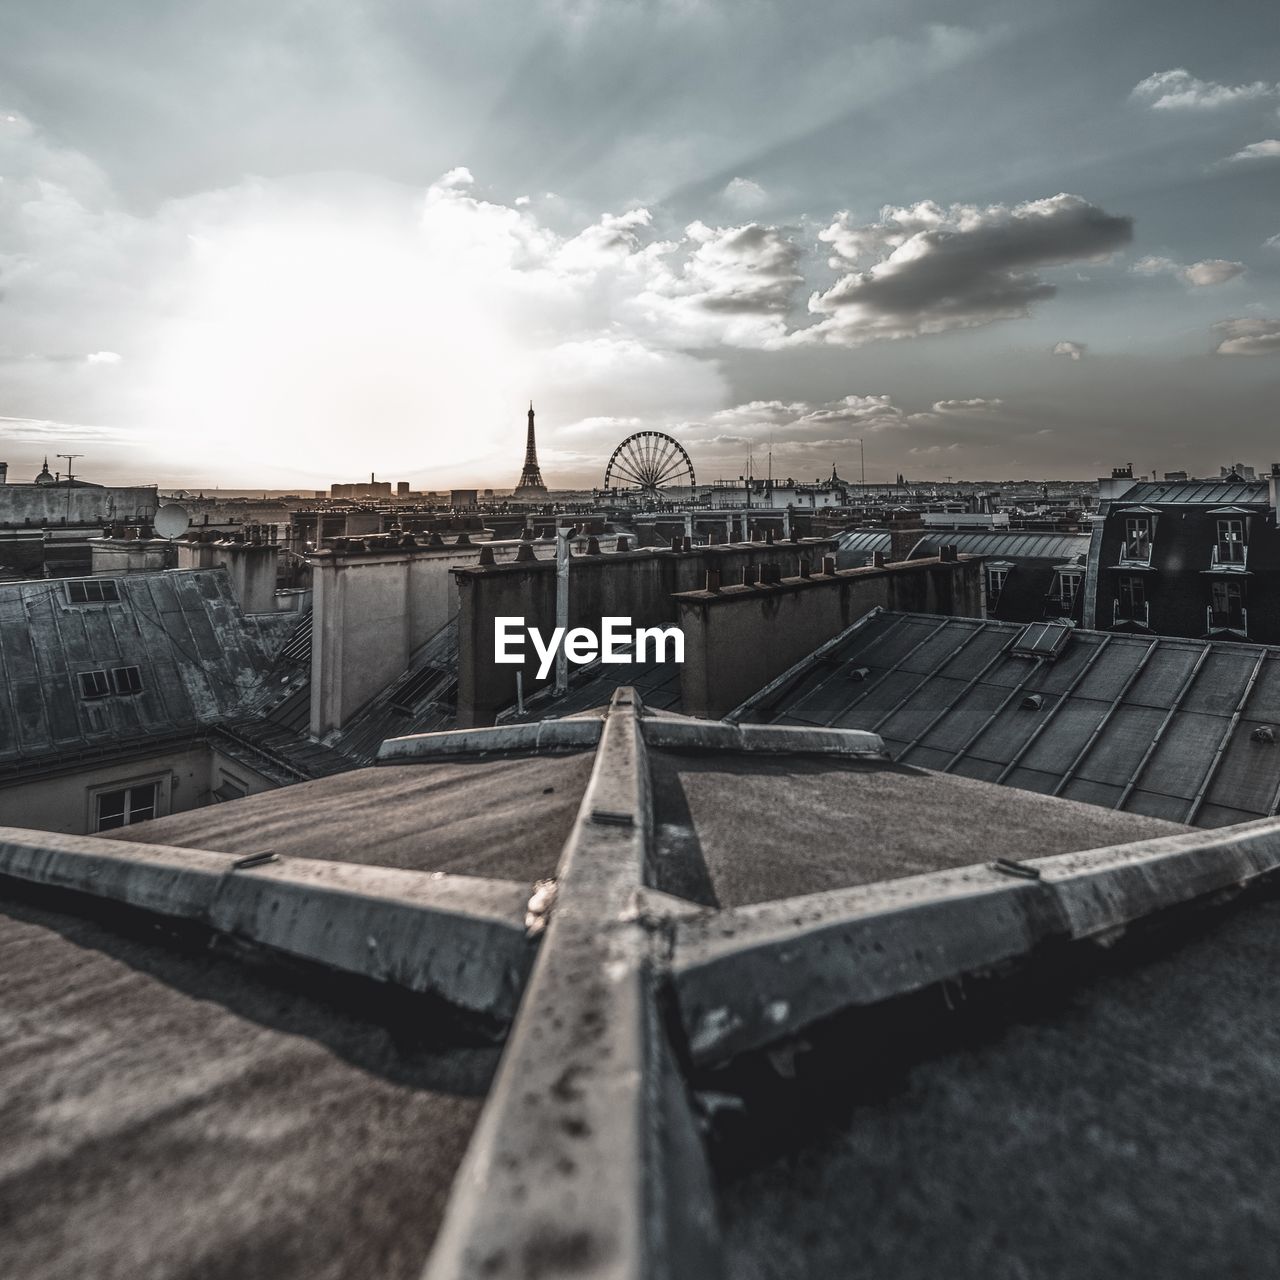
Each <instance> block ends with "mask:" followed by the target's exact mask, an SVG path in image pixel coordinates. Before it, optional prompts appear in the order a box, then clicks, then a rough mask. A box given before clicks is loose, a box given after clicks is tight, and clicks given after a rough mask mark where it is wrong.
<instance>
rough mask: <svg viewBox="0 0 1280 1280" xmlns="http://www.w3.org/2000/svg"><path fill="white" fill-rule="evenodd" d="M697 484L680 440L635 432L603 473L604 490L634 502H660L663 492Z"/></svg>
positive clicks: (661, 435) (690, 488) (661, 433)
mask: <svg viewBox="0 0 1280 1280" xmlns="http://www.w3.org/2000/svg"><path fill="white" fill-rule="evenodd" d="M695 484H696V481H695V480H694V475H693V463H692V462H690V461H689V455H688V454H687V453H686V452H685V451H684V446H683V445H682V444H681V443H680V441H679V440H676V439H674V438H673V437H671V436H669V435H666V434H665V433H664V432H661V431H637V432H636V433H635V435H630V436H628V437H627V438H626V439H625V440H624V441H623V442H622V443H621V444H620V445H619V446H618V447H617V448H616V449H615V450H614V451H613V455H612V457H610V459H609V465H608V466H607V467H605V469H604V487H605V488H606V489H619V490H622V491H623V492H625V493H628V494H631V495H633V496H635V497H637V498H648V499H651V500H652V499H659V498H661V497H662V494H663V490H665V489H683V488H688V490H689V491H690V493H692V492H693V489H694V487H695Z"/></svg>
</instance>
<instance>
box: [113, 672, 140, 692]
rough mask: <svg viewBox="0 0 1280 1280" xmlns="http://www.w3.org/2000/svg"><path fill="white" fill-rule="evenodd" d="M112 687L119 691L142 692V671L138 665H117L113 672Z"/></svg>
mask: <svg viewBox="0 0 1280 1280" xmlns="http://www.w3.org/2000/svg"><path fill="white" fill-rule="evenodd" d="M111 687H112V688H113V689H114V690H115V691H116V692H117V693H141V692H142V673H141V672H140V671H139V670H138V668H137V667H115V668H114V669H113V670H112V672H111Z"/></svg>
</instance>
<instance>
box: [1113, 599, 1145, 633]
mask: <svg viewBox="0 0 1280 1280" xmlns="http://www.w3.org/2000/svg"><path fill="white" fill-rule="evenodd" d="M1118 622H1136V623H1137V624H1138V626H1140V627H1148V626H1150V625H1151V602H1150V601H1149V600H1144V601H1142V603H1141V604H1137V603H1130V604H1121V602H1120V601H1119V600H1113V601H1112V602H1111V625H1112V626H1115V625H1116V623H1118Z"/></svg>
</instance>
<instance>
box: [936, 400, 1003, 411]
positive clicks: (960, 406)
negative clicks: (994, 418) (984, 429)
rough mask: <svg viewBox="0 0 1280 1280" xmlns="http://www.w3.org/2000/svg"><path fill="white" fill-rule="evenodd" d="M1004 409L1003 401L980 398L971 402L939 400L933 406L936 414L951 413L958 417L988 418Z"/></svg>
mask: <svg viewBox="0 0 1280 1280" xmlns="http://www.w3.org/2000/svg"><path fill="white" fill-rule="evenodd" d="M1003 408H1004V401H1003V400H999V399H983V398H982V397H980V396H979V397H975V398H973V399H971V400H938V401H936V402H935V403H934V406H933V409H934V412H935V413H949V414H954V415H957V416H968V415H982V416H986V415H988V414H992V413H995V412H997V411H999V410H1000V409H1003Z"/></svg>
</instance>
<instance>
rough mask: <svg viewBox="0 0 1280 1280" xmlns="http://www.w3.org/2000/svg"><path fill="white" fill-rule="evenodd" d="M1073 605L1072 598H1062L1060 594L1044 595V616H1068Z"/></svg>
mask: <svg viewBox="0 0 1280 1280" xmlns="http://www.w3.org/2000/svg"><path fill="white" fill-rule="evenodd" d="M1075 607H1076V602H1075V601H1074V600H1064V599H1062V597H1061V596H1046V597H1045V601H1044V616H1045V617H1046V618H1069V617H1071V614H1072V612H1073V611H1074V610H1075Z"/></svg>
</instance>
